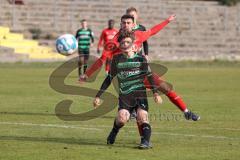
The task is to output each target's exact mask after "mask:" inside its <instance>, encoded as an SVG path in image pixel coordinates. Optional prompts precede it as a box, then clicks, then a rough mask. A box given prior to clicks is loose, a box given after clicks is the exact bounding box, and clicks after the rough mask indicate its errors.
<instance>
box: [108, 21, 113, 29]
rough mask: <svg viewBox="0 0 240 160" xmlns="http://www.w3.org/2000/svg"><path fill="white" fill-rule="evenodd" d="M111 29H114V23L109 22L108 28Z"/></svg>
mask: <svg viewBox="0 0 240 160" xmlns="http://www.w3.org/2000/svg"><path fill="white" fill-rule="evenodd" d="M113 27H114V21H109V22H108V28H110V29H113Z"/></svg>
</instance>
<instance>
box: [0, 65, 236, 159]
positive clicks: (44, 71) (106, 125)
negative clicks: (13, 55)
mask: <svg viewBox="0 0 240 160" xmlns="http://www.w3.org/2000/svg"><path fill="white" fill-rule="evenodd" d="M59 64H60V63H52V64H45V63H28V64H22V63H16V64H0V74H1V78H0V160H16V159H18V160H35V159H39V160H40V159H41V160H47V159H49V160H60V159H62V160H67V159H69V160H79V159H87V160H93V159H94V160H106V159H107V160H123V159H129V160H133V159H136V160H151V159H156V160H238V159H239V157H240V152H239V148H240V116H239V113H240V98H239V96H240V85H239V82H240V63H238V62H196V63H194V62H182V63H181V62H178V63H164V64H165V66H167V67H168V69H169V70H168V72H167V74H166V75H165V78H166V79H167V80H168V81H169V82H171V83H172V84H173V85H174V88H175V90H176V91H177V92H178V93H179V94H180V95H181V96H182V97H183V98H184V100H185V101H186V103H187V104H188V106H189V108H190V109H192V110H193V111H194V112H196V113H198V114H199V115H201V120H200V121H199V122H192V121H186V120H185V119H184V118H183V116H182V113H181V112H180V111H179V110H178V109H177V108H176V107H175V106H174V105H172V104H171V103H170V102H169V101H168V99H167V98H166V97H165V96H163V99H164V103H163V104H162V105H157V104H154V102H153V100H152V98H151V97H150V98H149V101H150V102H149V103H150V115H151V124H152V130H153V134H152V138H151V141H152V144H153V149H151V150H138V149H137V148H136V147H137V145H138V143H139V135H138V132H137V128H136V124H135V122H134V121H130V122H129V123H128V124H127V125H126V126H125V127H124V128H123V129H122V130H121V131H120V133H119V135H118V137H117V140H116V143H115V144H114V145H113V146H108V145H106V137H107V135H108V133H109V131H110V129H111V127H112V123H113V119H114V116H115V115H116V111H117V109H115V110H114V111H112V112H110V113H108V114H106V115H104V116H102V117H99V118H97V119H92V120H89V121H70V122H69V121H68V122H66V121H62V120H60V119H59V118H58V117H56V116H55V105H56V104H57V103H58V102H60V101H61V100H63V99H66V98H67V99H71V100H73V101H74V103H73V105H72V107H71V111H72V112H73V113H82V112H86V111H89V110H91V109H92V100H93V98H86V97H81V96H72V95H64V94H61V93H58V92H56V91H54V90H52V89H51V88H50V87H49V84H48V79H49V75H50V74H51V73H52V71H53V70H54V69H55V68H56V67H57V66H58V65H59ZM76 73H77V71H76V70H75V71H73V72H72V74H71V75H70V76H69V77H68V78H67V80H66V83H68V84H72V85H76V86H78V85H79V84H78V83H77V76H76ZM104 76H105V75H104V74H103V72H101V74H100V75H99V77H98V79H97V80H98V81H96V82H93V83H90V84H86V86H88V87H91V88H99V87H100V84H101V82H102V80H103V78H104ZM109 91H111V92H114V90H113V87H111V88H109ZM172 115H174V117H177V119H174V118H173V116H172Z"/></svg>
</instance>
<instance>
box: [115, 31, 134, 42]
mask: <svg viewBox="0 0 240 160" xmlns="http://www.w3.org/2000/svg"><path fill="white" fill-rule="evenodd" d="M125 38H131V39H132V41H134V40H135V34H134V32H132V31H131V32H129V31H126V30H120V31H119V37H118V42H121V41H122V40H123V39H125Z"/></svg>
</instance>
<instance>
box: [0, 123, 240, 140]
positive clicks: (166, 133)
mask: <svg viewBox="0 0 240 160" xmlns="http://www.w3.org/2000/svg"><path fill="white" fill-rule="evenodd" d="M0 125H18V126H38V127H53V128H70V129H83V130H94V131H104V130H103V128H96V127H94V128H93V127H90V126H86V127H81V126H73V125H61V124H37V123H20V122H0ZM104 127H105V128H111V127H112V126H104ZM128 127H130V128H132V127H133V126H128ZM130 132H131V133H135V132H136V131H130ZM152 134H155V135H168V136H184V137H201V138H213V139H228V140H240V138H234V137H226V136H215V135H194V134H181V133H169V132H152Z"/></svg>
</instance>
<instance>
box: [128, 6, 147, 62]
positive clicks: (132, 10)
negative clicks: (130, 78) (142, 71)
mask: <svg viewBox="0 0 240 160" xmlns="http://www.w3.org/2000/svg"><path fill="white" fill-rule="evenodd" d="M126 14H128V15H131V16H133V17H134V28H133V30H135V31H137V30H139V31H146V28H145V26H143V25H141V24H137V20H138V11H137V9H136V8H134V7H130V8H128V9H127V10H126ZM143 51H144V55H145V58H146V59H147V60H148V42H147V41H144V42H143ZM143 51H142V49H141V50H140V51H139V54H142V52H143Z"/></svg>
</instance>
